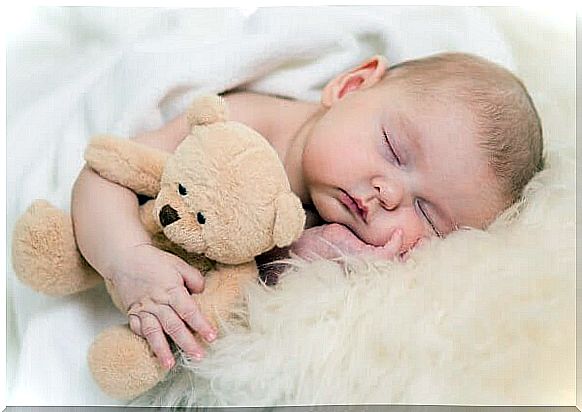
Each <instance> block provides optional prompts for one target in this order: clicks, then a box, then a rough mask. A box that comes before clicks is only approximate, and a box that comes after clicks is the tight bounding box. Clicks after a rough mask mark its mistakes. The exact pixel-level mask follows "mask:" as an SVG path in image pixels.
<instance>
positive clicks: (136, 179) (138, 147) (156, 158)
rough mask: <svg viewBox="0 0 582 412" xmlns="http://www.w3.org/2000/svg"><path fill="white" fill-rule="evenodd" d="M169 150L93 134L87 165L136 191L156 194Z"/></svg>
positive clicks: (86, 151) (88, 150)
mask: <svg viewBox="0 0 582 412" xmlns="http://www.w3.org/2000/svg"><path fill="white" fill-rule="evenodd" d="M169 156H170V154H169V153H166V152H163V151H161V150H157V149H153V148H151V147H148V146H145V145H143V144H140V143H137V142H134V141H132V140H127V139H121V138H116V137H111V136H97V137H94V138H93V139H92V140H91V142H90V143H89V146H87V149H86V150H85V160H86V161H87V164H88V165H89V166H90V167H91V168H92V169H93V170H95V172H97V173H98V174H99V175H100V176H102V177H104V178H106V179H108V180H111V181H112V182H115V183H118V184H120V185H122V186H125V187H127V188H129V189H131V190H133V191H134V192H136V193H139V194H143V195H146V196H149V197H156V196H157V194H158V192H159V191H160V179H161V177H162V171H163V169H164V165H165V163H166V160H167V159H168V157H169Z"/></svg>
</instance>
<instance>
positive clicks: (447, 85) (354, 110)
mask: <svg viewBox="0 0 582 412" xmlns="http://www.w3.org/2000/svg"><path fill="white" fill-rule="evenodd" d="M322 106H323V107H322V110H321V112H320V113H319V115H318V116H319V117H318V119H317V121H316V122H315V123H314V126H313V128H312V129H311V131H310V133H309V135H308V136H307V138H306V139H307V140H306V142H305V144H304V152H303V178H304V181H305V184H306V186H307V187H308V190H309V194H310V196H311V199H312V201H313V203H314V205H315V207H316V208H317V210H318V212H319V214H320V215H321V217H322V218H323V219H324V220H326V221H329V222H337V223H342V224H344V225H346V226H348V227H350V228H351V229H352V231H353V232H354V233H355V234H356V235H358V236H359V237H360V238H361V239H362V240H364V241H365V242H367V243H370V244H375V245H382V244H385V243H386V242H387V241H388V239H389V238H390V236H391V234H392V233H393V232H394V230H396V229H397V228H401V229H402V230H403V231H404V249H407V248H409V247H411V246H413V245H414V244H415V243H416V242H417V241H418V240H419V239H420V238H422V237H429V236H432V235H438V236H444V235H446V234H448V233H450V232H451V231H453V230H455V229H457V228H459V227H463V226H469V227H477V228H484V227H486V226H487V225H488V224H489V223H491V222H492V221H493V220H494V219H495V217H496V216H497V215H499V213H500V212H501V211H503V210H504V209H505V208H506V207H508V206H509V205H511V204H512V203H514V202H515V201H516V200H518V198H519V196H520V195H521V192H522V190H523V188H524V186H525V185H526V184H527V182H528V181H529V180H530V179H531V178H532V176H533V175H534V174H535V173H536V172H537V171H539V170H541V169H542V168H543V156H542V149H543V144H542V130H541V125H540V120H539V117H538V115H537V112H536V109H535V107H534V105H533V103H532V101H531V98H530V96H529V94H528V93H527V91H526V89H525V87H524V86H523V84H522V83H521V82H520V81H519V79H517V78H516V77H515V76H514V75H513V74H511V73H510V72H509V71H508V70H506V69H504V68H502V67H500V66H498V65H495V64H493V63H491V62H489V61H487V60H485V59H482V58H479V57H476V56H472V55H467V54H462V53H445V54H439V55H434V56H430V57H427V58H423V59H418V60H411V61H407V62H404V63H401V64H398V65H395V66H393V67H391V68H387V65H386V62H385V60H384V59H383V58H382V57H379V56H375V57H373V58H371V59H369V60H368V61H366V62H364V63H363V64H362V65H360V66H358V67H357V68H355V69H353V70H351V71H349V72H346V73H342V74H341V75H339V76H337V77H336V78H334V79H333V80H332V81H330V82H329V83H328V85H327V86H326V87H325V89H324V91H323V93H322Z"/></svg>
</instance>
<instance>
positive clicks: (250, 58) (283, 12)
mask: <svg viewBox="0 0 582 412" xmlns="http://www.w3.org/2000/svg"><path fill="white" fill-rule="evenodd" d="M489 13H490V12H484V11H483V10H481V9H472V8H447V7H436V8H435V7H430V8H427V7H405V8H401V7H383V8H381V7H374V8H361V7H358V8H356V7H336V8H315V9H303V8H273V9H259V10H257V11H256V12H255V13H254V14H253V15H251V16H250V17H249V18H244V16H243V15H242V14H241V13H239V12H238V11H236V10H232V9H222V10H217V9H216V10H213V9H199V10H164V9H137V10H135V9H134V10H131V9H102V8H76V9H64V8H53V9H50V8H49V9H45V10H44V11H42V12H39V14H38V15H37V21H35V22H34V23H35V25H34V27H35V29H34V31H30V32H28V33H26V35H24V37H21V38H16V39H13V41H12V42H9V44H8V59H7V61H8V67H7V75H8V78H7V84H8V85H9V86H10V87H9V88H8V96H7V98H8V105H7V106H8V108H9V110H8V119H7V120H8V136H7V147H8V156H7V159H8V163H7V177H8V181H7V193H8V194H9V196H8V204H7V230H8V238H7V244H8V245H9V244H10V240H11V237H10V232H11V230H12V226H13V224H14V221H15V219H16V218H17V216H18V215H19V214H20V213H22V212H23V211H24V209H25V208H26V206H27V205H28V204H29V203H30V202H31V201H32V200H33V199H35V198H46V199H48V200H50V201H52V202H53V203H54V204H56V205H57V206H60V207H62V208H68V204H69V196H70V190H71V187H72V184H73V181H74V179H75V177H76V175H77V173H78V172H79V170H80V168H81V167H82V152H83V149H84V146H85V144H86V142H87V141H88V139H89V138H90V136H91V135H92V134H94V133H98V132H112V133H118V134H121V135H130V134H133V133H136V132H139V131H140V130H145V129H150V128H154V127H158V126H160V125H161V124H162V123H163V122H165V121H167V120H168V119H169V118H171V117H172V116H174V115H175V114H177V113H178V112H179V111H180V110H182V109H183V108H184V106H185V104H186V103H187V102H188V101H189V100H190V99H191V97H192V96H193V95H195V94H197V93H202V92H219V91H223V90H226V89H228V88H231V87H234V86H244V87H246V88H248V89H251V90H255V91H259V92H268V93H276V94H279V95H285V96H289V97H294V98H301V99H309V100H316V99H317V98H318V93H319V91H320V89H321V87H322V86H323V85H324V84H325V82H326V81H327V80H328V79H329V78H331V77H332V76H333V75H334V74H336V73H337V72H340V71H342V70H345V69H347V68H349V67H351V66H352V65H355V64H357V63H358V62H359V61H361V60H363V59H364V58H366V57H368V56H369V55H371V54H374V53H382V54H385V55H386V56H387V57H388V58H389V59H390V60H391V61H392V62H398V61H401V60H403V59H406V58H411V57H416V56H422V55H426V54H429V53H433V52H437V51H442V50H463V51H469V52H473V53H477V54H481V55H483V56H485V57H488V58H491V59H493V60H495V61H497V62H499V63H501V64H505V65H506V66H508V67H510V68H512V69H514V70H516V71H517V74H518V75H521V76H522V77H523V78H524V80H525V82H526V85H527V86H528V87H529V88H530V90H531V91H532V94H533V96H534V99H535V101H536V103H537V104H538V108H539V109H540V113H541V115H542V118H543V119H544V125H545V134H546V138H547V147H548V155H549V162H548V163H549V167H548V170H547V171H546V172H544V173H543V174H541V175H540V176H539V177H538V178H536V180H535V181H534V182H532V184H531V185H530V188H529V189H530V190H529V191H528V201H527V202H526V203H525V204H524V205H522V206H523V210H522V212H521V213H520V214H519V215H518V216H517V217H516V218H515V219H509V215H510V214H508V216H507V217H508V218H507V219H500V220H499V221H498V222H497V223H496V225H494V226H493V227H492V228H491V230H489V231H488V232H478V231H472V232H462V233H457V234H455V235H453V236H451V237H450V238H448V239H447V240H445V241H438V242H433V243H431V245H430V247H428V248H426V249H424V250H422V251H419V252H418V253H416V254H415V255H414V256H413V258H412V260H411V261H410V262H409V263H407V264H406V265H392V264H389V263H385V262H384V263H382V262H361V261H357V260H350V261H349V262H347V265H337V264H335V263H332V262H314V263H310V264H301V263H300V262H296V264H297V269H296V271H294V272H292V273H290V274H288V275H287V276H286V277H285V278H284V279H283V280H282V282H281V284H280V285H279V286H278V287H277V288H276V289H275V290H273V291H268V290H265V289H263V288H261V287H258V286H257V287H255V288H252V289H251V290H249V302H250V306H249V315H248V318H246V320H245V322H243V324H241V325H238V326H237V325H233V326H232V327H231V328H232V329H231V330H230V332H229V333H228V334H227V336H226V337H225V338H223V339H222V340H220V341H219V342H218V343H217V344H216V345H215V347H214V350H213V351H212V353H211V354H210V356H209V357H208V358H207V359H206V360H205V361H204V362H202V363H201V364H200V365H198V366H197V367H196V369H197V371H196V373H195V374H191V373H189V372H185V371H182V373H179V374H177V376H175V377H174V379H172V380H169V381H168V382H167V383H166V384H165V385H163V386H161V387H160V388H157V389H156V391H155V392H154V393H153V394H151V397H149V398H144V401H148V402H152V403H159V402H164V403H167V404H176V403H178V402H183V403H196V404H202V405H205V404H233V405H257V404H260V405H271V404H298V403H309V404H313V403H336V404H337V403H357V402H360V403H425V404H426V403H479V404H499V403H513V404H517V403H519V404H540V403H541V404H563V405H571V404H573V403H574V382H575V377H574V291H575V287H574V276H575V271H574V270H575V266H574V261H575V257H574V252H575V249H574V246H575V232H574V231H575V225H574V196H575V195H574V164H575V154H574V130H573V120H572V119H573V111H572V109H570V108H571V107H573V95H572V94H570V93H569V90H570V89H568V86H570V85H567V84H565V83H564V81H563V79H565V78H566V76H567V75H570V74H572V73H573V71H572V70H573V69H572V67H571V66H569V64H570V61H571V60H568V59H569V58H571V55H568V54H567V53H566V52H558V51H553V52H551V53H553V55H552V57H553V58H552V59H549V58H548V55H547V53H548V49H547V48H544V47H542V46H540V44H541V45H543V44H550V45H551V44H552V43H551V42H550V40H551V39H554V40H555V39H556V37H551V35H552V32H544V30H546V29H545V28H544V27H542V26H539V31H540V34H539V39H537V42H535V45H534V44H533V43H534V42H533V41H532V42H530V41H529V40H528V39H526V38H525V37H523V36H522V37H520V36H519V33H518V31H516V29H514V23H515V22H514V20H513V19H515V18H518V17H519V16H515V15H514V16H513V17H512V18H511V19H512V20H510V19H509V18H508V17H507V15H504V14H503V13H502V12H497V13H496V14H495V15H491V14H489ZM522 21H523V22H524V24H528V27H536V26H535V25H534V23H535V21H533V20H532V21H529V20H527V19H526V18H522ZM496 22H497V23H500V24H501V27H502V28H503V29H504V30H505V31H506V34H507V35H509V37H508V38H505V37H503V36H502V35H501V32H500V31H498V29H497V26H496ZM532 32H533V33H534V37H535V33H537V32H535V30H529V31H528V35H530V36H531V33H532ZM559 40H560V42H559V43H555V44H564V40H566V43H565V44H570V45H573V42H572V39H570V38H568V39H563V38H561V37H560V38H559ZM568 41H570V43H567V42H568ZM544 42H545V43H544ZM571 49H572V50H573V46H572V47H571ZM542 50H543V52H542ZM564 50H567V47H566V46H564ZM526 56H527V59H526ZM550 62H552V63H553V65H552V66H550ZM533 67H536V69H535V70H533V69H532V68H533ZM550 72H551V74H552V75H551V76H545V75H544V74H548V73H550ZM570 78H573V76H571V77H570ZM7 267H8V268H7V269H8V273H7V290H8V293H7V298H8V325H7V326H8V331H7V336H8V367H7V371H8V376H7V378H8V404H9V405H84V404H85V405H86V404H93V405H99V404H110V405H111V404H116V402H115V401H113V400H111V399H108V398H106V397H105V396H104V395H103V394H101V393H100V392H99V391H98V389H97V387H96V386H95V384H94V383H93V381H92V380H91V377H90V375H89V372H88V369H87V366H86V361H85V356H86V352H87V349H88V347H89V345H90V343H91V342H92V340H93V338H94V337H95V336H96V334H97V333H98V332H99V331H100V330H101V329H103V328H104V327H105V326H107V325H111V324H115V323H121V322H123V321H124V318H123V316H121V315H120V314H119V313H117V312H116V311H115V310H114V309H113V308H112V306H111V304H110V302H109V300H108V297H107V296H106V294H105V293H104V291H103V289H97V290H94V291H90V292H87V293H84V294H82V295H80V296H73V297H69V298H66V299H52V298H47V297H43V296H39V295H37V294H35V293H33V292H31V291H29V290H27V289H26V288H25V287H23V286H22V285H20V284H18V283H17V282H16V281H15V280H14V274H13V273H12V270H11V267H10V259H9V257H8V261H7Z"/></svg>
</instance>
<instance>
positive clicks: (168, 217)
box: [160, 205, 180, 227]
mask: <svg viewBox="0 0 582 412" xmlns="http://www.w3.org/2000/svg"><path fill="white" fill-rule="evenodd" d="M177 220H180V215H178V211H176V209H174V208H173V207H172V206H170V205H165V206H164V207H162V210H160V224H161V225H162V226H163V227H166V226H168V225H169V224H172V223H174V222H175V221H177Z"/></svg>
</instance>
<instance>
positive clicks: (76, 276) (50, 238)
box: [12, 200, 103, 296]
mask: <svg viewBox="0 0 582 412" xmlns="http://www.w3.org/2000/svg"><path fill="white" fill-rule="evenodd" d="M12 265H13V267H14V272H15V273H16V276H17V277H18V278H19V279H20V280H21V281H22V282H23V283H25V284H26V285H28V286H29V287H31V288H32V289H34V290H36V291H37V292H41V293H45V294H47V295H51V296H65V295H69V294H72V293H76V292H81V291H83V290H86V289H90V288H92V287H94V286H96V285H97V284H98V283H99V282H101V281H102V280H103V279H102V278H101V276H99V274H98V273H97V272H96V271H95V270H94V269H93V268H91V266H89V264H88V263H87V262H86V261H85V259H84V258H83V257H82V256H81V254H80V253H79V250H78V249H77V244H76V242H75V236H74V234H73V223H72V220H71V217H70V215H69V214H68V213H65V212H64V211H62V210H59V209H57V208H55V207H54V206H52V205H51V204H50V203H49V202H47V201H45V200H37V201H35V202H33V203H32V205H30V206H29V208H28V209H27V210H26V212H25V213H24V214H23V215H22V216H21V217H20V218H19V220H18V221H17V222H16V225H15V227H14V232H13V238H12Z"/></svg>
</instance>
